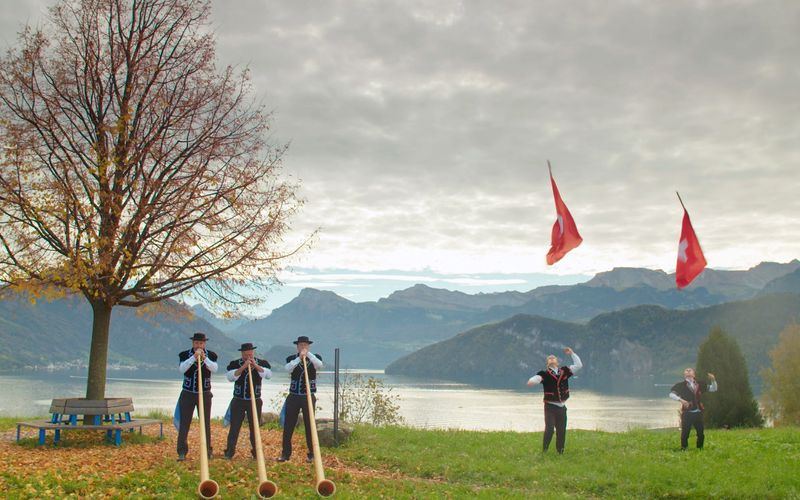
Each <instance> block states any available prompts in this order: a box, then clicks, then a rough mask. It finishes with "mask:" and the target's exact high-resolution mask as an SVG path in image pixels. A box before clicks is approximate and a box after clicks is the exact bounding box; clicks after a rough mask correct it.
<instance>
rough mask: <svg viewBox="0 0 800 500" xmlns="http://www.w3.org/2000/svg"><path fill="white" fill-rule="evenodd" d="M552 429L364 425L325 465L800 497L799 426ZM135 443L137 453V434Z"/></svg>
mask: <svg viewBox="0 0 800 500" xmlns="http://www.w3.org/2000/svg"><path fill="white" fill-rule="evenodd" d="M0 425H3V421H2V420H0ZM541 436H542V435H541V433H513V432H468V431H423V430H415V429H408V428H401V427H390V428H370V427H358V428H357V429H356V431H355V433H354V435H353V438H352V439H351V441H350V442H349V443H348V444H347V445H344V446H342V447H339V448H337V449H323V455H326V456H327V455H335V456H336V457H337V458H338V460H339V462H340V463H342V464H344V465H345V466H346V469H347V470H346V471H345V470H328V471H326V474H327V477H328V479H331V480H333V481H334V482H335V483H336V486H337V494H336V498H359V499H360V498H392V499H395V498H420V499H422V498H424V499H429V498H486V499H489V498H492V499H493V498H544V497H546V498H548V499H550V498H709V497H714V498H759V499H761V498H781V499H783V498H800V479H798V476H799V475H800V474H798V472H799V471H800V469H799V468H798V464H800V429H798V428H796V427H795V428H779V429H747V430H733V431H725V430H713V429H712V430H709V431H707V433H706V448H705V449H704V450H702V451H698V450H695V449H690V450H689V451H686V452H681V451H680V450H679V449H678V434H677V431H647V430H635V431H630V432H627V433H605V432H597V431H578V430H570V431H569V432H568V435H567V447H566V453H565V454H564V455H562V456H559V455H557V454H555V453H553V452H552V451H551V452H550V453H548V454H542V453H541V452H540V451H539V450H540V449H541ZM692 437H694V436H692ZM129 446H130V450H131V451H132V452H133V453H135V452H136V449H137V446H138V445H136V444H133V443H131V444H130V445H129ZM141 446H147V444H146V442H145V443H144V444H142V445H141ZM20 451H23V450H22V449H20ZM210 469H211V477H212V478H213V479H214V480H215V481H217V482H218V483H219V485H220V495H221V498H236V499H239V498H255V494H254V490H255V487H256V484H257V472H256V466H255V462H254V461H250V460H235V461H232V462H229V461H226V460H223V459H220V458H215V459H214V460H212V461H211V464H210ZM0 470H1V469H0ZM197 474H198V473H197V464H196V463H189V462H187V463H176V462H175V460H174V457H173V456H167V457H164V459H163V462H161V463H160V464H159V465H157V466H155V467H153V468H152V469H150V470H147V471H142V472H134V473H129V474H126V475H124V476H121V477H116V478H113V479H101V478H100V477H99V476H96V475H92V474H81V475H79V476H77V477H74V475H73V477H62V476H60V475H59V473H58V471H57V470H56V469H50V470H48V469H44V470H43V472H42V473H41V474H39V475H36V476H34V477H33V478H31V477H29V478H27V479H21V478H15V477H10V475H9V474H0V492H3V494H2V496H3V497H4V498H42V497H51V496H53V497H69V496H71V495H72V496H74V497H80V498H163V499H172V498H176V499H180V498H185V499H190V498H195V490H196V488H197V483H198V475H197ZM267 474H268V476H269V478H270V480H272V481H274V482H275V483H277V484H278V487H279V488H280V491H279V498H318V497H317V496H316V494H315V493H314V491H313V486H312V467H311V465H307V464H294V463H286V464H275V463H274V462H271V461H269V462H268V470H267Z"/></svg>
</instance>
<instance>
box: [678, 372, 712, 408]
mask: <svg viewBox="0 0 800 500" xmlns="http://www.w3.org/2000/svg"><path fill="white" fill-rule="evenodd" d="M694 387H695V390H694V392H692V389H691V388H690V387H689V383H688V382H686V381H685V380H684V381H683V382H678V383H677V384H675V385H673V386H672V389H670V392H674V393H675V394H677V395H678V397H680V398H681V399H682V400H684V401H688V402H689V408H686V409H685V410H684V411H692V410H702V409H703V403H702V402H701V401H700V398H701V397H702V396H703V390H704V389H705V388H706V387H708V383H707V382H701V381H700V380H697V379H695V381H694Z"/></svg>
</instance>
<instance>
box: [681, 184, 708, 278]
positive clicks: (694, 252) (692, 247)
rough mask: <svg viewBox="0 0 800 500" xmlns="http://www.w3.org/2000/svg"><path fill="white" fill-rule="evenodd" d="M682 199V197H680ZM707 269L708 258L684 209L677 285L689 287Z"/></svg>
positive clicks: (684, 208)
mask: <svg viewBox="0 0 800 500" xmlns="http://www.w3.org/2000/svg"><path fill="white" fill-rule="evenodd" d="M678 199H680V195H678ZM681 206H683V201H681ZM705 267H706V258H705V256H704V255H703V249H702V248H700V241H699V240H698V239H697V234H695V232H694V228H693V227H692V221H691V219H689V212H687V211H686V207H683V225H682V227H681V238H680V240H679V241H678V264H677V266H676V267H675V283H676V284H677V285H678V288H684V287H687V286H689V283H691V282H692V280H694V279H695V278H696V277H697V276H698V275H699V274H700V273H702V272H703V269H705Z"/></svg>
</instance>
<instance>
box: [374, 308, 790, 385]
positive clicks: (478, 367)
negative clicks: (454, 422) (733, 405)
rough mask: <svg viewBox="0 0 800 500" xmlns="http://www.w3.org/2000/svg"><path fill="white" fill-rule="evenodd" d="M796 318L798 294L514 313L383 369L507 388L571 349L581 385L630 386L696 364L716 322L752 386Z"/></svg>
mask: <svg viewBox="0 0 800 500" xmlns="http://www.w3.org/2000/svg"><path fill="white" fill-rule="evenodd" d="M799 315H800V295H797V294H774V295H766V296H763V297H758V298H755V299H751V300H747V301H741V302H732V303H726V304H720V305H715V306H711V307H706V308H701V309H696V310H690V311H679V310H670V309H665V308H663V307H659V306H650V305H642V306H636V307H633V308H629V309H625V310H622V311H617V312H612V313H605V314H601V315H599V316H597V317H595V318H593V319H592V320H591V321H590V322H589V323H587V324H585V325H582V324H576V323H569V322H562V321H554V320H551V319H547V318H543V317H540V316H530V315H517V316H514V317H512V318H510V319H507V320H504V321H500V322H498V323H493V324H488V325H483V326H480V327H477V328H473V329H471V330H469V331H466V332H464V333H461V334H459V335H456V336H455V337H453V338H450V339H448V340H445V341H442V342H439V343H436V344H433V345H430V346H427V347H425V348H423V349H421V350H419V351H417V352H415V353H412V354H410V355H408V356H406V357H404V358H401V359H398V360H397V361H395V362H393V363H392V364H390V365H389V366H388V367H387V368H386V372H387V373H391V374H398V375H407V376H414V377H432V378H439V379H448V380H455V381H458V382H465V383H472V384H481V385H488V386H493V387H504V388H522V387H523V386H524V383H525V381H526V380H527V379H528V377H530V376H531V375H533V373H535V372H536V371H538V370H540V369H541V367H542V366H543V365H544V359H545V357H546V356H547V355H548V354H551V353H556V354H557V355H559V357H562V358H563V357H564V356H563V355H562V354H561V350H562V349H563V347H564V346H571V347H573V348H574V349H575V351H576V352H578V353H579V354H580V356H581V359H582V360H583V362H584V365H585V368H584V371H582V372H581V374H580V375H581V377H580V378H581V383H583V384H586V385H587V386H589V387H592V388H595V389H599V390H609V391H616V390H627V389H628V388H630V387H634V386H647V385H650V386H652V384H653V383H654V382H665V383H666V382H669V381H671V380H675V379H677V378H679V377H680V373H681V370H682V368H684V367H686V366H691V365H693V364H694V362H695V357H696V355H697V347H698V346H699V344H700V343H701V342H702V340H703V339H704V338H705V337H706V336H707V335H708V333H709V331H710V329H711V328H712V327H713V326H715V325H719V326H721V327H722V328H723V329H724V330H725V331H727V332H728V333H729V334H731V335H732V336H733V337H734V338H736V340H737V341H738V342H739V344H740V346H741V348H742V352H743V353H744V355H745V359H746V360H747V362H748V368H749V371H750V373H751V376H752V377H753V380H754V382H756V384H755V385H758V381H759V380H760V378H759V376H758V373H759V371H760V369H761V368H763V367H765V366H767V365H768V364H769V357H768V352H769V350H770V349H772V348H773V347H774V345H775V344H776V342H777V339H778V334H779V333H780V331H781V330H782V329H783V328H784V327H785V326H786V325H787V324H789V323H791V322H793V321H797V320H798V316H799Z"/></svg>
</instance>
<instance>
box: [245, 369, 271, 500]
mask: <svg viewBox="0 0 800 500" xmlns="http://www.w3.org/2000/svg"><path fill="white" fill-rule="evenodd" d="M247 382H248V385H249V386H250V409H251V410H252V411H251V413H250V414H251V415H252V418H251V420H254V421H253V422H250V425H251V427H250V429H251V431H252V432H253V433H254V434H255V439H256V462H257V466H258V489H256V493H257V494H258V497H259V498H272V497H274V496H275V494H276V493H277V492H278V486H277V485H276V484H275V483H273V482H272V481H270V480H269V479H267V466H266V464H265V463H264V450H263V448H261V428H260V426H259V423H260V421H261V418H260V415H259V414H258V405H256V393H255V391H254V390H253V370H251V369H250V366H248V367H247Z"/></svg>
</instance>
